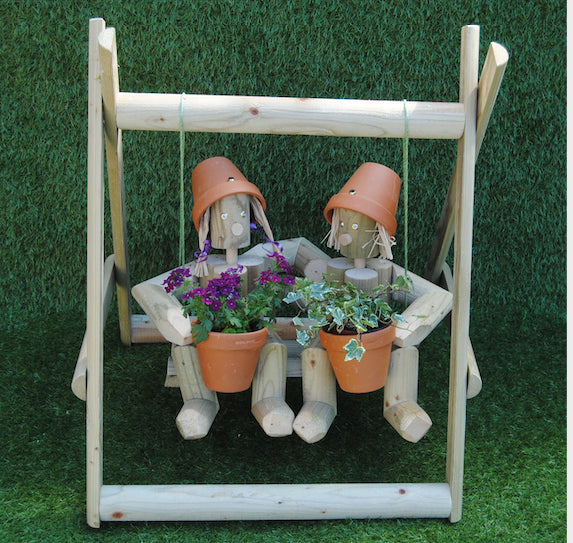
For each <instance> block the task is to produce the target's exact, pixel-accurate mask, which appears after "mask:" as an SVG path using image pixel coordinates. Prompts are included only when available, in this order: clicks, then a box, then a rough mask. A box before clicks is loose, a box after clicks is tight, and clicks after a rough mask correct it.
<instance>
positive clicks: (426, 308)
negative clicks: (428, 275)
mask: <svg viewBox="0 0 573 543" xmlns="http://www.w3.org/2000/svg"><path fill="white" fill-rule="evenodd" d="M451 309H452V294H451V293H449V292H448V291H445V290H443V289H440V291H435V292H430V293H428V294H424V295H423V296H420V297H419V298H416V299H415V300H414V301H413V302H412V303H411V304H410V305H409V306H408V307H407V308H406V310H405V311H404V312H403V313H402V318H403V319H404V321H405V322H402V321H399V322H397V324H396V339H395V340H394V345H396V346H398V347H410V346H412V345H419V344H420V343H421V342H422V341H423V340H424V339H426V337H427V336H428V335H429V334H430V333H431V332H432V330H433V329H434V328H435V327H436V326H438V324H440V322H441V321H442V319H443V318H444V317H445V316H446V315H447V314H448V313H449V312H450V311H451Z"/></svg>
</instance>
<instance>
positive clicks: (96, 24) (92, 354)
mask: <svg viewBox="0 0 573 543" xmlns="http://www.w3.org/2000/svg"><path fill="white" fill-rule="evenodd" d="M104 28H105V22H104V20H103V19H91V20H90V28H89V73H88V79H89V84H88V102H89V105H88V236H87V242H88V251H87V352H88V354H87V357H88V358H87V394H86V395H87V400H86V421H87V427H86V460H87V481H86V506H87V522H88V524H89V525H90V526H92V527H94V528H97V527H99V525H100V491H101V487H102V482H103V470H102V463H103V462H102V460H103V457H102V443H103V439H102V433H103V432H102V430H103V420H102V419H103V416H102V415H103V405H102V382H103V210H104V197H103V117H102V94H101V65H100V62H99V52H98V42H97V39H98V36H99V34H100V33H101V32H102V31H103V30H104Z"/></svg>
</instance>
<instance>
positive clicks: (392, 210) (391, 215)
mask: <svg viewBox="0 0 573 543" xmlns="http://www.w3.org/2000/svg"><path fill="white" fill-rule="evenodd" d="M400 185H401V181H400V178H399V177H398V174H397V173H396V172H395V171H394V170H391V169H390V168H388V167H386V166H383V165H382V164H377V163H375V162H365V163H364V164H362V165H361V166H360V167H359V168H358V169H357V170H356V171H355V172H354V174H352V177H350V179H349V180H348V181H347V182H346V184H345V185H344V186H343V187H342V189H341V190H340V192H339V193H338V194H335V195H334V196H333V197H332V198H331V199H330V200H329V202H328V204H327V205H326V207H325V208H324V216H325V217H326V220H327V221H328V222H329V223H330V224H332V214H333V211H334V210H335V209H350V210H352V211H357V212H358V213H362V215H366V216H367V217H370V218H371V219H374V220H375V221H376V222H378V223H380V224H381V225H382V226H383V227H384V228H385V229H386V231H387V232H388V234H389V235H390V236H393V235H394V234H395V233H396V227H397V222H396V210H397V209H398V199H399V197H400Z"/></svg>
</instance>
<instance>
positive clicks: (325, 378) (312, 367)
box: [293, 347, 336, 443]
mask: <svg viewBox="0 0 573 543" xmlns="http://www.w3.org/2000/svg"><path fill="white" fill-rule="evenodd" d="M301 360H302V397H303V402H304V403H303V406H302V409H301V410H300V411H299V413H298V415H297V417H296V419H295V421H294V424H293V428H294V431H295V432H296V433H297V434H298V436H299V437H301V438H302V439H303V440H304V441H306V442H307V443H316V442H317V441H320V440H321V439H322V438H323V437H324V436H325V435H326V434H327V432H328V430H329V428H330V425H331V424H332V421H333V420H334V417H335V416H336V377H335V376H334V372H333V371H332V367H331V365H330V360H329V359H328V354H327V353H326V351H325V350H324V349H322V348H320V347H309V348H308V349H305V350H304V351H303V352H302V355H301Z"/></svg>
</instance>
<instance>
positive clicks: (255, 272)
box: [238, 255, 267, 292]
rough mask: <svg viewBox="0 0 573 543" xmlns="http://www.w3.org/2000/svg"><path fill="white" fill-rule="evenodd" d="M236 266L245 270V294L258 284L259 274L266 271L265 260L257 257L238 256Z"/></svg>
mask: <svg viewBox="0 0 573 543" xmlns="http://www.w3.org/2000/svg"><path fill="white" fill-rule="evenodd" d="M238 264H239V265H240V266H243V267H245V268H246V269H247V277H246V281H247V292H251V291H252V290H253V289H254V288H255V287H256V286H257V284H258V279H259V277H260V276H261V273H262V271H263V270H264V269H266V267H267V264H266V263H265V260H264V259H263V258H261V257H258V256H243V255H241V256H239V259H238Z"/></svg>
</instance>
